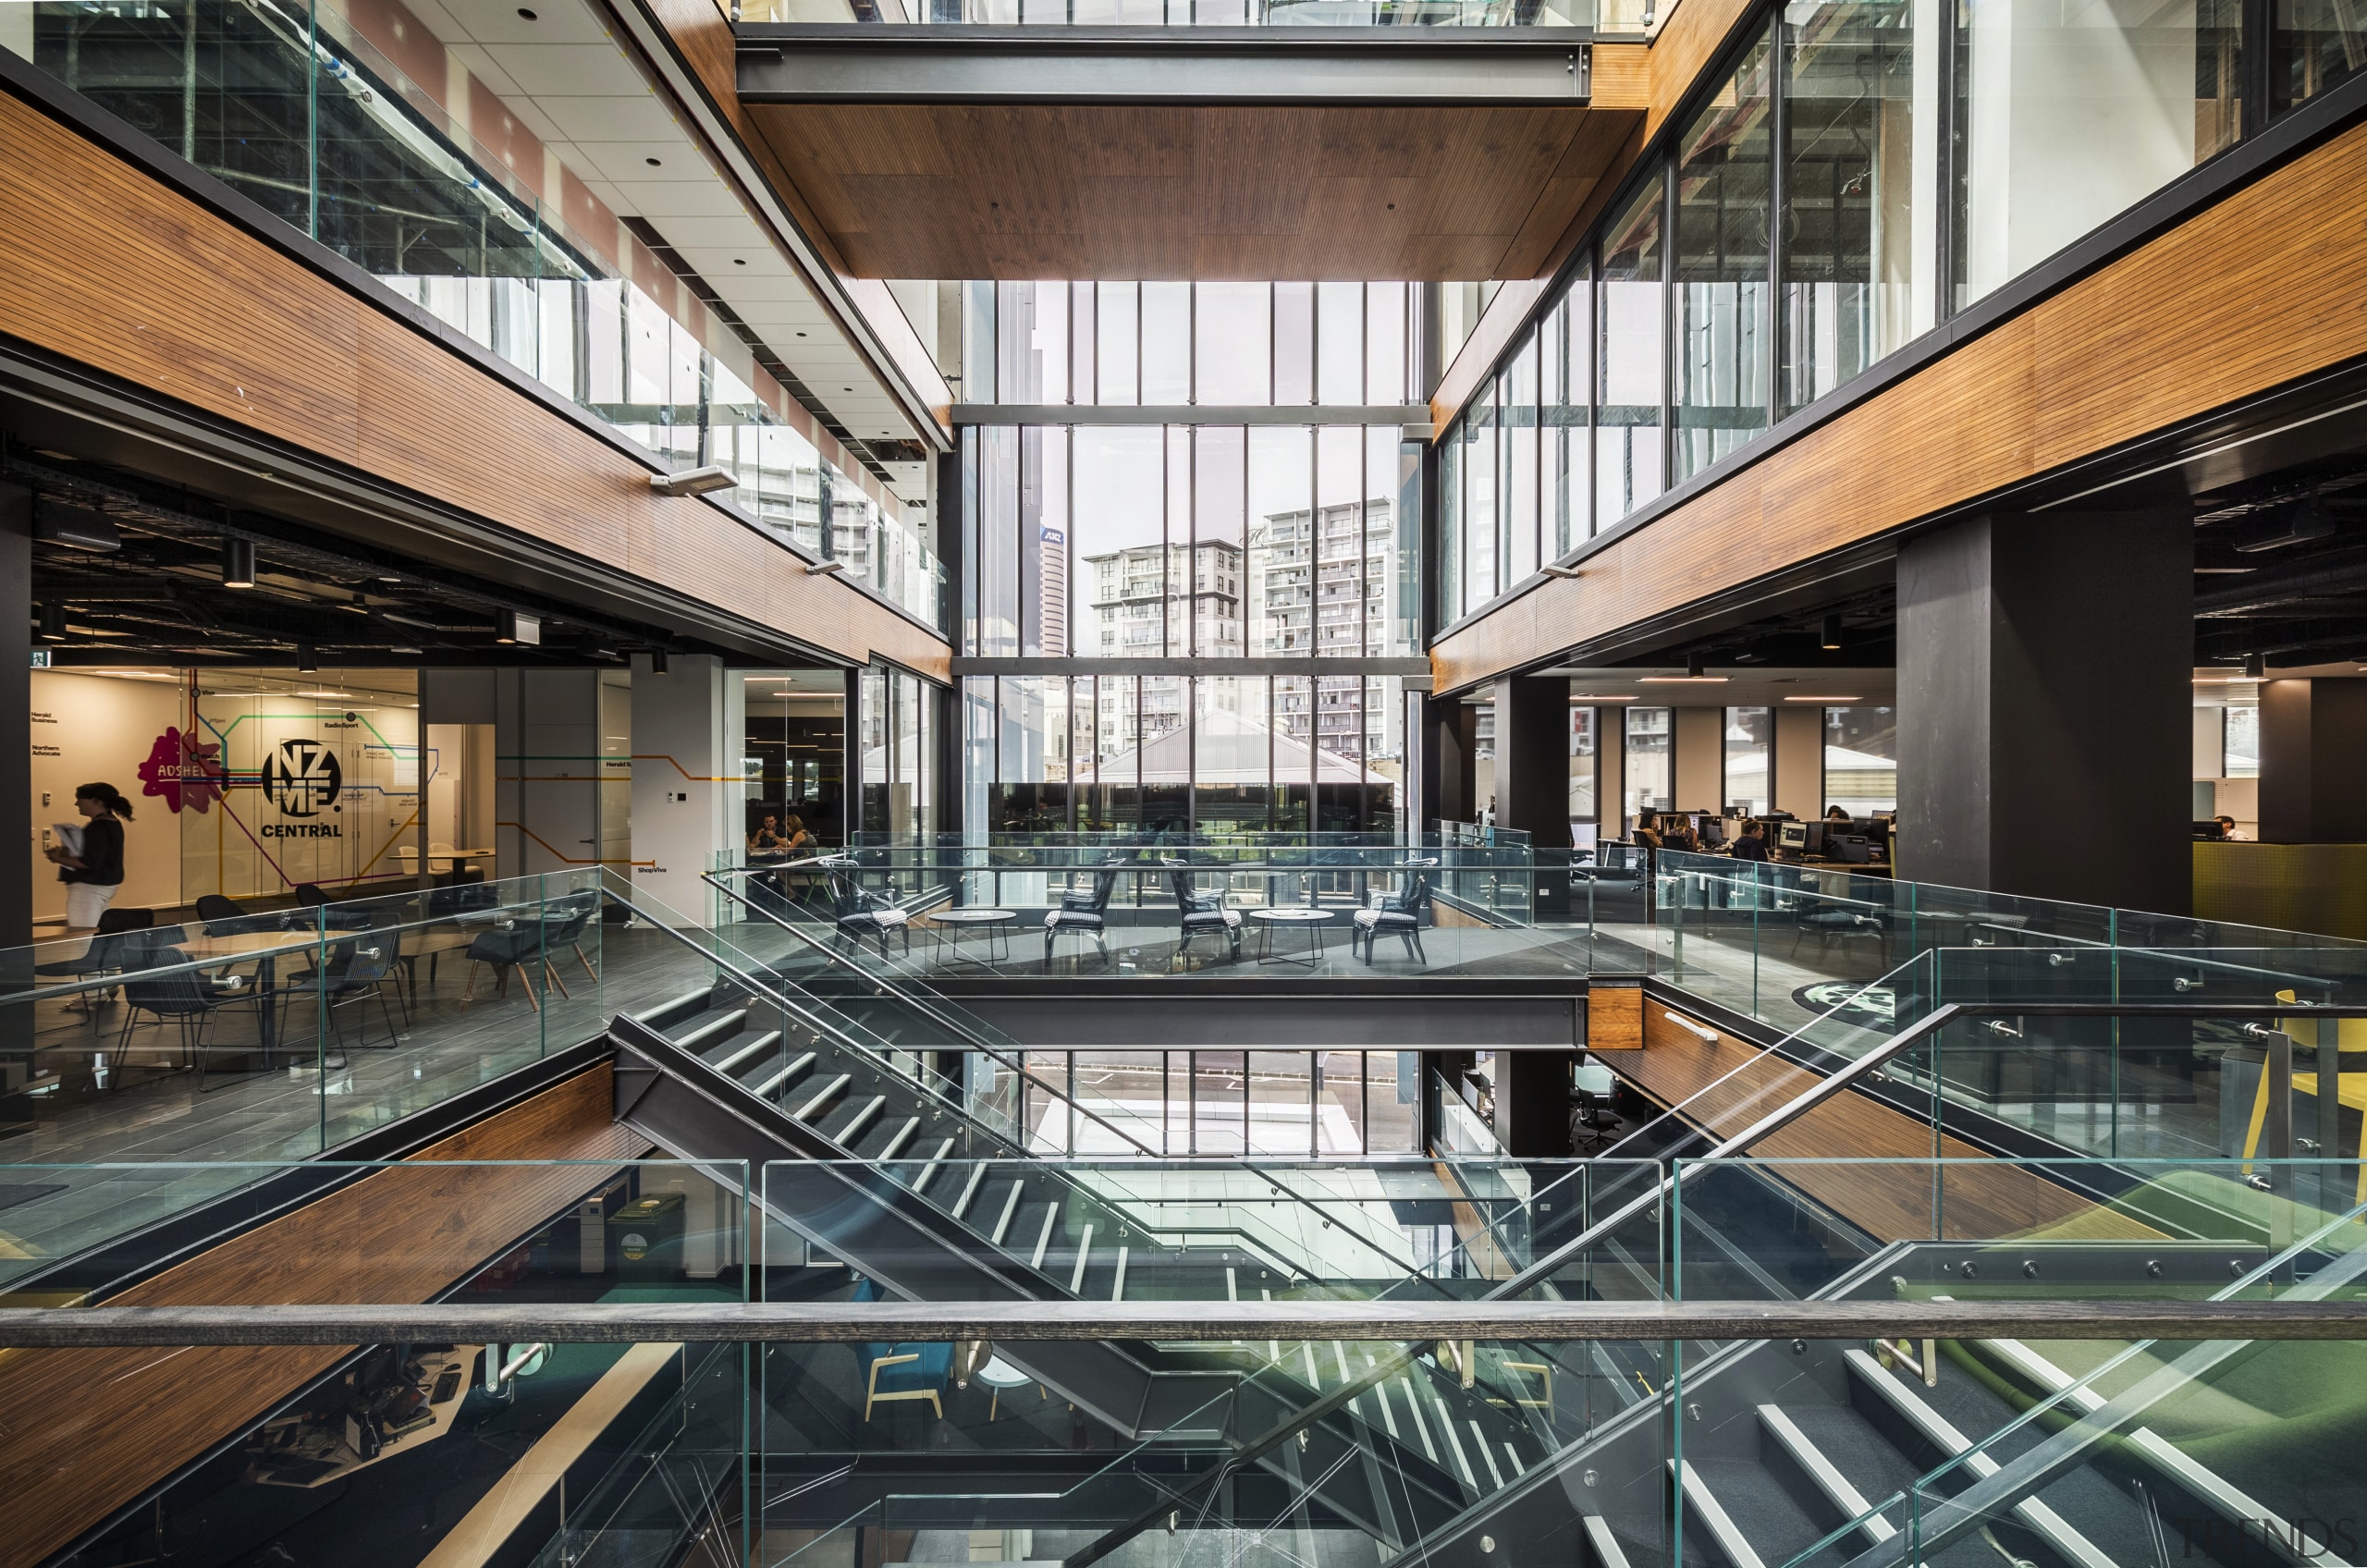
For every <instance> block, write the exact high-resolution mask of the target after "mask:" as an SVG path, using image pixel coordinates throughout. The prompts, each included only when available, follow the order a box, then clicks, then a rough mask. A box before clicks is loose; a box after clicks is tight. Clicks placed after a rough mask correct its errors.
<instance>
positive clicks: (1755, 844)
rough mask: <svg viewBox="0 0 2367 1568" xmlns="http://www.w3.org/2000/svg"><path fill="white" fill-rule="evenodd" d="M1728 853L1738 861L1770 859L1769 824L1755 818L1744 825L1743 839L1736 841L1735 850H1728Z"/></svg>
mask: <svg viewBox="0 0 2367 1568" xmlns="http://www.w3.org/2000/svg"><path fill="white" fill-rule="evenodd" d="M1726 852H1727V853H1728V854H1730V855H1732V856H1733V857H1734V858H1735V859H1736V860H1753V861H1760V862H1764V861H1766V860H1767V859H1768V858H1769V857H1768V853H1767V824H1765V823H1763V822H1761V821H1760V820H1759V819H1758V818H1757V817H1753V818H1751V819H1750V820H1749V821H1748V822H1746V823H1744V824H1743V825H1742V837H1740V838H1738V839H1735V844H1734V848H1733V849H1731V850H1728V851H1726Z"/></svg>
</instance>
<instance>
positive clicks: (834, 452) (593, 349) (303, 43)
mask: <svg viewBox="0 0 2367 1568" xmlns="http://www.w3.org/2000/svg"><path fill="white" fill-rule="evenodd" d="M408 16H409V13H407V12H405V11H404V10H403V9H402V8H401V7H400V6H375V5H369V4H364V3H361V0H355V3H353V4H347V3H345V0H320V3H318V4H315V5H313V6H310V7H307V6H289V7H281V6H241V5H233V4H228V3H227V0H190V4H187V5H181V6H171V7H162V6H105V7H99V8H95V9H94V8H92V7H90V6H81V5H65V4H50V3H47V0H41V3H34V4H14V5H6V6H0V48H6V49H10V50H12V51H14V52H17V53H18V54H21V55H25V56H26V57H28V58H30V59H31V61H32V62H33V63H34V64H35V65H38V66H40V67H42V68H43V69H44V70H47V71H49V72H50V73H51V74H52V75H54V76H55V77H57V78H58V79H59V80H62V81H63V82H64V83H65V84H66V85H67V87H69V88H71V89H73V90H74V91H76V92H80V93H81V94H83V95H84V96H85V97H87V98H89V99H91V100H92V102H93V103H95V104H99V105H100V106H102V107H104V108H106V109H108V110H111V111H113V112H114V113H115V114H117V115H118V116H122V117H123V118H124V119H126V120H128V121H129V123H130V124H132V125H134V126H138V127H141V128H143V129H146V130H147V131H148V133H149V134H151V135H152V136H153V137H155V138H156V139H157V140H158V141H161V142H162V143H163V144H164V145H165V146H166V147H167V148H168V149H170V150H171V151H172V152H174V153H178V154H179V155H180V156H181V157H183V158H186V159H187V160H189V161H190V163H192V164H194V165H197V166H198V167H199V168H201V169H202V170H204V171H205V172H206V173H208V174H210V175H213V176H214V177H215V178H219V179H221V180H223V181H225V182H226V183H227V184H228V185H229V186H230V187H231V188H232V189H234V190H237V191H238V192H239V194H240V195H242V196H245V197H247V198H249V199H250V200H251V201H253V202H257V203H258V204H259V205H261V206H262V208H263V209H264V211H265V212H267V213H269V214H271V215H272V216H273V217H275V218H276V219H277V220H278V221H279V222H281V223H283V224H285V225H287V226H288V227H290V228H292V229H295V230H297V231H298V232H300V233H302V234H306V235H309V236H311V237H312V238H313V239H316V240H318V241H320V242H321V243H322V244H324V245H325V246H327V247H328V248H329V249H331V250H333V251H336V252H337V254H339V255H341V256H343V257H345V258H346V259H347V260H348V261H350V262H352V263H354V264H355V265H357V266H359V267H361V268H362V269H363V270H364V271H366V272H369V273H371V274H373V275H374V276H376V278H377V279H378V281H379V282H380V283H382V284H384V285H385V286H386V288H389V289H391V290H393V291H394V292H395V293H396V294H399V295H400V296H401V297H402V298H403V299H405V300H410V301H411V302H412V303H413V304H416V305H418V306H420V307H421V308H422V309H423V310H425V311H427V312H429V313H430V314H431V315H433V316H435V318H436V320H438V321H439V322H441V323H443V324H444V325H446V326H448V327H450V328H451V329H453V330H454V331H455V332H458V333H460V335H461V336H463V337H467V338H468V339H469V340H470V341H472V342H473V343H475V344H476V345H477V346H478V347H479V348H481V349H484V350H486V351H487V352H489V353H492V354H494V355H496V356H497V357H499V358H500V359H502V360H503V361H507V362H508V363H509V364H510V365H512V366H514V367H515V368H516V369H518V370H520V371H521V372H523V373H524V374H526V375H528V376H531V377H533V379H535V380H537V381H539V382H541V383H542V384H543V386H545V387H546V388H547V389H549V390H550V391H551V392H552V393H554V394H556V395H557V396H558V397H559V398H565V399H566V400H568V401H569V402H570V403H572V404H573V405H574V406H576V407H577V408H580V409H583V410H585V411H587V412H589V413H591V414H593V415H595V416H596V417H597V418H599V419H600V420H602V421H604V422H605V423H607V424H609V425H610V426H612V427H614V428H615V429H617V430H618V431H619V432H621V433H622V434H624V435H627V436H629V437H631V438H632V439H633V440H635V441H637V442H639V443H641V444H642V445H643V446H644V447H647V448H649V449H650V450H651V451H652V452H654V453H656V454H657V455H658V456H659V457H661V458H662V459H665V460H666V461H667V462H668V465H669V466H672V467H677V468H694V467H704V466H707V465H711V464H720V465H721V466H723V467H725V468H728V469H730V471H731V472H732V474H733V477H734V478H735V479H736V480H737V481H738V485H737V488H735V489H733V490H731V491H730V492H719V493H717V496H716V498H717V499H718V500H728V501H730V502H732V503H734V504H736V506H737V508H738V509H739V510H740V512H741V513H742V515H743V516H745V517H747V518H748V519H750V520H751V521H754V523H755V524H756V525H758V526H759V527H761V528H763V529H765V530H766V531H767V532H769V533H775V534H777V535H779V536H781V537H783V538H786V539H791V540H794V541H795V542H796V543H797V544H798V545H802V546H803V548H805V549H807V550H809V551H812V552H814V553H816V554H817V555H820V556H823V557H828V558H831V559H835V560H838V561H840V562H841V563H842V564H843V565H844V567H845V570H846V575H847V576H848V577H849V578H850V579H852V581H854V582H860V583H862V584H864V585H865V586H866V587H867V588H869V589H870V590H872V591H873V592H875V593H877V594H879V595H880V596H881V597H883V598H885V599H888V600H889V602H891V603H894V604H896V605H899V606H902V607H903V608H904V609H906V610H907V611H909V612H910V613H911V614H913V615H914V617H916V618H917V619H921V620H923V621H925V622H926V623H927V624H928V625H930V626H937V625H939V624H941V621H940V617H941V613H942V612H941V608H940V589H941V585H942V581H943V573H942V571H941V570H940V569H939V567H938V562H937V559H936V557H935V556H934V555H932V554H931V553H930V551H929V550H928V548H927V547H926V545H924V544H923V543H922V541H921V538H920V536H919V535H918V534H917V533H914V531H913V530H912V529H911V528H910V527H909V526H907V524H906V522H905V521H904V508H903V505H902V503H901V501H899V500H898V499H897V497H896V496H894V495H893V494H892V493H891V492H890V491H889V489H888V488H887V486H886V484H884V483H883V482H882V480H881V479H880V477H879V476H878V475H877V474H876V473H874V472H870V471H869V470H867V469H866V468H865V467H864V466H863V463H862V461H861V460H860V459H857V458H856V457H855V456H854V455H853V454H852V453H851V452H849V451H848V450H847V449H846V448H845V447H842V446H841V445H840V443H839V442H838V441H837V440H836V438H834V437H833V436H832V435H830V434H829V432H828V430H826V429H824V428H822V426H821V425H820V423H818V422H817V421H816V419H815V418H814V416H813V415H812V414H811V413H810V412H809V411H808V410H805V409H804V408H803V406H801V405H800V404H799V403H798V402H797V401H796V399H795V398H791V396H790V395H789V393H788V392H787V391H786V390H785V389H784V388H783V387H782V386H780V384H779V382H778V381H776V380H775V379H774V378H773V376H772V375H771V374H769V373H767V371H766V370H765V368H764V367H763V366H762V365H759V364H757V363H756V362H755V360H754V355H753V353H752V351H751V350H750V349H749V347H748V345H747V344H746V343H744V342H742V340H741V339H740V337H738V335H737V334H736V333H735V332H734V331H733V329H732V328H731V326H730V325H729V324H728V323H727V322H726V321H725V320H724V319H723V318H722V317H720V316H718V315H717V313H716V312H714V311H712V310H710V309H709V308H708V307H707V306H706V304H705V302H704V301H703V300H700V299H699V298H698V297H697V296H696V295H695V293H694V292H693V288H692V285H691V284H690V283H688V282H686V281H684V280H682V279H681V278H678V277H677V276H674V274H673V272H672V271H671V269H670V268H668V266H667V265H666V264H665V263H662V262H661V261H660V260H659V258H658V256H657V254H656V251H652V250H651V249H650V247H649V246H648V244H646V243H645V242H644V239H643V238H642V234H641V233H640V232H638V231H636V230H635V229H634V228H633V227H632V226H631V225H630V224H629V223H627V222H626V221H624V220H620V219H619V217H618V216H617V214H614V213H613V212H611V211H610V210H609V209H608V207H607V205H606V204H605V203H604V202H602V201H601V200H600V198H599V197H598V196H597V195H596V194H595V192H594V189H593V183H592V182H594V181H596V180H598V179H599V178H602V177H603V175H604V173H605V170H604V169H602V168H601V167H600V166H599V165H594V164H589V163H583V164H578V163H577V162H575V161H574V160H575V157H576V152H575V150H574V149H572V148H570V147H559V146H555V147H550V148H546V147H545V146H544V145H543V144H542V143H541V142H540V141H538V140H537V139H536V138H535V136H534V134H533V131H531V130H529V129H527V128H526V127H525V125H524V124H522V123H521V120H520V118H519V117H518V116H512V115H510V114H509V113H496V112H493V110H492V108H491V107H489V106H490V105H496V104H500V102H501V100H500V99H499V98H498V97H497V95H496V93H495V92H494V91H493V89H491V88H490V87H488V86H487V84H486V83H485V82H484V80H480V79H479V78H478V77H477V76H476V75H474V74H472V67H470V66H469V65H468V64H467V63H466V61H465V60H464V59H463V58H462V57H461V55H460V53H458V52H456V51H453V50H448V49H447V47H446V46H445V43H443V42H442V41H440V40H439V39H437V38H436V37H435V35H434V34H433V33H432V32H430V31H428V30H427V29H426V28H425V27H423V26H422V25H421V24H420V23H419V22H418V21H417V20H416V19H415V18H414V19H412V20H410V21H406V20H405V19H404V18H406V17H408ZM455 105H459V106H460V107H459V110H458V111H457V112H456V108H455ZM471 105H480V106H475V107H471ZM494 128H499V129H498V132H496V130H495V129H494ZM472 130H473V131H474V132H477V133H482V134H484V135H487V136H494V135H497V140H498V145H490V144H488V143H486V142H484V141H480V140H479V137H478V135H477V134H472Z"/></svg>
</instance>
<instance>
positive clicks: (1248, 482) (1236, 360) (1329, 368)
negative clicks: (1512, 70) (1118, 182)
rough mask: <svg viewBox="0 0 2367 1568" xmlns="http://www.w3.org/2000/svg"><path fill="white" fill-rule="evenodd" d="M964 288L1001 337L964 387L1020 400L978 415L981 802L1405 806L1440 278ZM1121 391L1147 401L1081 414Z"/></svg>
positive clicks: (1054, 808) (1116, 819) (1204, 823)
mask: <svg viewBox="0 0 2367 1568" xmlns="http://www.w3.org/2000/svg"><path fill="white" fill-rule="evenodd" d="M963 296H964V299H965V301H966V303H967V308H968V311H969V312H970V318H971V319H970V321H969V323H968V326H967V331H966V334H965V341H966V342H968V343H969V344H970V345H972V348H971V349H970V350H969V351H970V352H971V353H973V354H976V353H978V352H981V351H983V350H985V349H987V346H988V345H989V344H990V345H991V352H990V355H989V357H988V359H987V361H985V362H986V363H987V364H989V365H990V366H991V374H989V375H987V376H985V377H974V378H973V386H972V387H968V388H965V392H966V393H968V395H970V396H972V397H974V398H976V399H977V400H979V401H983V402H992V403H999V404H1000V405H1002V406H1004V407H1006V408H1009V409H1011V410H1012V415H1011V420H1010V423H987V424H981V425H977V426H974V427H970V428H966V429H965V430H964V431H963V435H962V465H963V479H962V484H963V498H964V503H965V512H964V538H963V542H964V549H963V560H964V562H965V563H966V570H965V578H964V583H963V599H962V603H963V625H962V629H961V643H960V647H959V650H958V657H959V660H960V664H959V667H958V671H959V673H960V675H961V676H962V679H963V693H964V708H965V711H966V712H968V713H970V714H972V715H974V716H986V715H994V716H998V717H995V718H994V719H993V721H992V724H991V728H992V729H993V730H994V736H995V738H994V740H993V741H992V743H987V742H986V741H982V740H980V739H978V738H976V737H974V738H973V739H972V741H971V742H970V743H969V744H968V745H967V746H965V748H964V753H963V754H964V756H965V759H966V762H965V766H966V767H967V768H968V769H969V771H970V775H971V777H970V778H969V779H968V780H967V788H966V789H965V792H964V798H965V799H966V800H968V801H969V802H972V804H973V808H974V811H975V812H976V813H977V814H979V815H978V818H977V821H976V822H975V826H976V827H979V828H980V829H981V830H983V831H986V832H989V833H993V832H1017V831H1025V830H1029V829H1043V828H1047V827H1061V828H1069V827H1074V828H1080V829H1083V828H1111V829H1122V828H1133V827H1141V828H1147V829H1160V830H1171V829H1180V828H1183V827H1194V828H1196V829H1197V830H1199V831H1203V832H1226V831H1235V830H1245V829H1252V828H1255V829H1259V830H1264V829H1298V830H1307V829H1316V828H1321V829H1324V830H1340V831H1355V832H1374V831H1382V832H1387V831H1394V830H1395V829H1396V828H1397V827H1400V826H1402V825H1404V821H1405V820H1406V818H1405V810H1406V803H1405V801H1404V786H1405V712H1404V709H1405V693H1404V677H1405V676H1406V675H1408V674H1414V673H1418V672H1420V671H1421V670H1423V669H1425V668H1427V667H1426V665H1424V664H1423V663H1422V661H1421V643H1420V638H1421V609H1420V606H1421V571H1420V561H1421V552H1422V540H1421V494H1422V492H1421V484H1420V455H1421V454H1420V444H1419V443H1418V442H1408V441H1406V440H1405V439H1404V435H1403V431H1402V428H1401V424H1400V410H1402V408H1403V407H1404V403H1405V399H1406V398H1407V396H1408V389H1409V388H1410V387H1412V386H1414V384H1415V380H1416V377H1415V374H1414V370H1413V367H1412V364H1411V362H1410V360H1409V356H1410V355H1411V354H1412V352H1413V351H1414V345H1416V344H1417V343H1418V342H1419V340H1420V335H1419V333H1418V331H1417V326H1418V308H1419V290H1418V289H1417V288H1413V287H1411V286H1408V285H1403V284H1366V283H1276V284H1265V283H1259V284H1196V285H1195V284H1183V283H1107V282H1105V283H1092V284H1070V283H1052V282H1036V283H1000V284H993V285H985V284H972V285H968V286H966V287H965V288H964V289H963ZM982 318H990V319H988V320H987V321H986V324H985V325H982ZM974 388H975V389H974ZM1528 400H1529V402H1530V403H1531V405H1534V403H1535V401H1536V399H1535V397H1534V396H1533V395H1531V396H1530V397H1529V399H1528ZM1111 407H1122V408H1139V409H1142V410H1144V411H1145V415H1146V417H1145V419H1144V420H1143V422H1142V423H1123V424H1113V423H1099V419H1106V418H1107V417H1108V416H1106V415H1103V416H1098V418H1089V417H1086V415H1085V410H1093V409H1100V408H1111ZM1374 408H1379V409H1381V410H1386V414H1385V415H1382V416H1376V415H1373V414H1371V413H1368V412H1367V410H1370V409H1374ZM1064 410H1078V411H1077V412H1076V413H1073V414H1071V413H1068V412H1066V411H1064ZM1152 410H1160V411H1159V412H1158V413H1153V412H1152ZM1286 410H1302V411H1297V412H1292V411H1286ZM1332 410H1338V411H1332ZM1351 410H1353V411H1351ZM1384 417H1385V418H1386V423H1380V419H1381V418H1384ZM1367 420H1372V421H1374V423H1366V422H1367ZM1529 448H1530V452H1531V455H1532V457H1533V455H1534V452H1535V450H1536V440H1535V431H1534V429H1533V427H1532V429H1531V431H1530V440H1529ZM1492 450H1493V448H1492V447H1491V452H1492ZM1490 460H1491V461H1492V460H1493V459H1492V458H1491V459H1490ZM1532 472H1533V470H1532ZM1531 488H1532V492H1533V490H1534V483H1533V481H1532V486H1531ZM1113 661H1123V662H1122V663H1120V662H1113ZM1016 663H1024V666H1025V668H1015V667H1014V666H1015V664H1016ZM1227 665H1231V666H1233V668H1230V669H1228V668H1225V667H1226V666H1227ZM1014 737H1017V738H1018V739H1016V740H1014V739H1013V738H1014Z"/></svg>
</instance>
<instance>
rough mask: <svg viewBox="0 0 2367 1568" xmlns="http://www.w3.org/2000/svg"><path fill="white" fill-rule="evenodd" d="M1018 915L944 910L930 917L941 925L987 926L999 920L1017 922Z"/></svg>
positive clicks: (1012, 912) (977, 910) (1000, 911)
mask: <svg viewBox="0 0 2367 1568" xmlns="http://www.w3.org/2000/svg"><path fill="white" fill-rule="evenodd" d="M1018 918H1019V915H1018V913H1016V912H1015V911H1012V910H1007V909H942V910H938V912H937V913H934V914H932V915H930V916H929V919H930V920H932V921H934V922H935V923H937V924H938V925H969V924H971V923H974V922H975V923H976V924H978V925H987V924H988V923H989V922H992V921H997V920H1017V919H1018Z"/></svg>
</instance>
